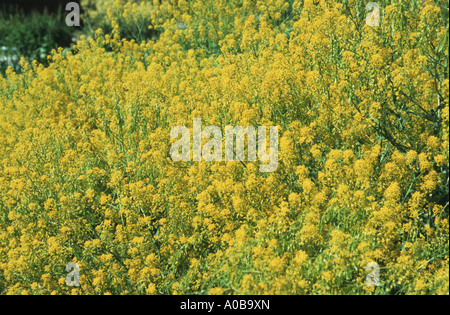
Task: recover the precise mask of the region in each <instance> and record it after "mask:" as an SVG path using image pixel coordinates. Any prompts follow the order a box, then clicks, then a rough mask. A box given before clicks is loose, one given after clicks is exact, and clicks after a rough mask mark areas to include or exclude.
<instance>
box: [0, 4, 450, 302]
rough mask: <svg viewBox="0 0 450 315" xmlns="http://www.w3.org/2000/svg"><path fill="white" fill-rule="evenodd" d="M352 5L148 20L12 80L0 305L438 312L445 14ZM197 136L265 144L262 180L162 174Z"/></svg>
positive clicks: (2, 136) (1, 119) (238, 173)
mask: <svg viewBox="0 0 450 315" xmlns="http://www.w3.org/2000/svg"><path fill="white" fill-rule="evenodd" d="M361 3H362V2H360V1H356V0H339V1H338V0H333V1H324V0H314V1H313V0H304V1H297V0H295V1H292V0H290V1H286V0H265V1H259V0H258V1H257V0H232V1H225V0H215V1H197V0H194V1H185V0H178V1H162V3H161V4H157V3H155V6H154V8H153V9H152V10H151V11H150V16H151V19H152V26H151V27H153V28H155V29H159V30H161V35H160V37H159V38H158V39H157V40H154V41H141V42H136V41H135V40H133V39H131V40H127V39H124V38H122V37H121V35H120V34H121V28H120V26H119V24H118V22H117V20H115V19H112V20H111V23H112V33H111V34H105V33H104V32H103V31H102V30H98V31H97V32H96V34H95V36H94V37H93V38H82V39H81V40H80V41H79V42H78V43H77V45H76V46H74V47H73V51H70V52H68V53H64V52H63V51H62V50H61V49H60V50H58V51H54V52H53V54H52V56H51V57H50V65H49V66H48V67H44V66H42V65H39V64H37V63H36V62H34V63H31V64H28V63H26V62H22V73H21V74H20V75H19V74H16V73H14V72H13V71H12V69H9V70H8V71H7V78H6V79H0V149H1V150H0V293H2V294H192V293H199V294H372V293H376V294H448V293H449V271H448V270H449V269H448V268H449V259H448V247H449V243H448V242H449V238H448V234H449V225H448V224H449V223H448V219H449V210H448V165H449V160H448V149H449V123H448V113H449V106H448V97H449V95H448V93H449V92H448V91H449V81H448V47H447V43H448V19H446V16H448V3H447V2H446V1H440V0H435V1H430V0H427V1H425V3H424V4H423V5H422V0H413V1H404V0H392V1H388V0H383V1H378V4H379V6H380V10H381V19H380V26H378V27H375V26H372V27H371V26H368V25H367V24H366V23H365V17H366V14H367V12H366V11H365V7H364V5H362V4H361ZM116 5H117V6H119V5H121V3H120V2H116ZM123 5H124V6H128V7H129V6H130V5H129V4H123ZM130 10H131V9H130ZM121 12H122V13H123V15H122V16H121V18H123V19H132V18H133V14H130V15H129V16H124V15H126V14H127V13H126V12H127V11H126V10H117V12H116V14H120V13H121ZM194 118H201V119H202V121H203V122H204V123H205V124H210V125H215V126H219V127H222V129H223V128H224V127H225V126H228V125H231V126H237V125H239V126H255V127H257V126H278V129H279V134H280V148H279V164H278V168H277V170H276V171H275V172H272V173H261V172H259V167H258V166H259V165H258V163H259V162H251V161H247V162H243V163H241V162H238V161H226V162H206V161H202V162H193V161H187V162H185V161H180V162H173V161H172V160H171V159H170V148H171V144H172V141H173V140H171V139H170V130H171V129H172V128H173V127H174V126H178V125H182V126H189V127H190V128H192V121H193V119H194ZM191 131H192V129H191ZM70 262H75V263H77V264H78V265H79V268H80V281H79V284H80V286H79V287H76V286H73V287H70V286H67V285H66V282H65V278H66V275H67V271H66V270H65V266H66V265H67V264H68V263H70ZM372 262H375V263H376V264H378V265H379V266H380V272H379V274H380V285H379V286H369V285H367V282H366V277H367V274H368V271H366V269H365V268H366V266H367V265H368V264H369V263H372Z"/></svg>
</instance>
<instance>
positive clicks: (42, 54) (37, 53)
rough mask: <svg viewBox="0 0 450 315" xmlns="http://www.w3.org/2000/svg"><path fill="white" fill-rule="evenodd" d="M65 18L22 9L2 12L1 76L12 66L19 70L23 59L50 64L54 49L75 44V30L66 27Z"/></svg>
mask: <svg viewBox="0 0 450 315" xmlns="http://www.w3.org/2000/svg"><path fill="white" fill-rule="evenodd" d="M64 18H65V17H64V15H63V14H61V13H59V14H56V15H52V14H50V13H48V12H47V11H44V12H43V13H42V14H40V13H36V12H33V13H31V14H25V13H24V12H23V11H21V10H19V9H18V8H9V9H5V8H2V9H1V11H0V49H1V50H0V73H2V74H4V72H5V70H6V68H7V67H8V66H12V67H13V68H14V69H15V70H16V71H17V70H19V60H20V58H21V57H24V58H25V60H27V61H29V62H31V61H33V60H36V61H38V62H39V63H43V64H47V55H49V54H50V52H51V51H52V49H56V48H58V47H68V46H70V44H71V42H72V33H73V31H74V29H73V28H71V27H69V26H67V25H66V23H65V21H64Z"/></svg>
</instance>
